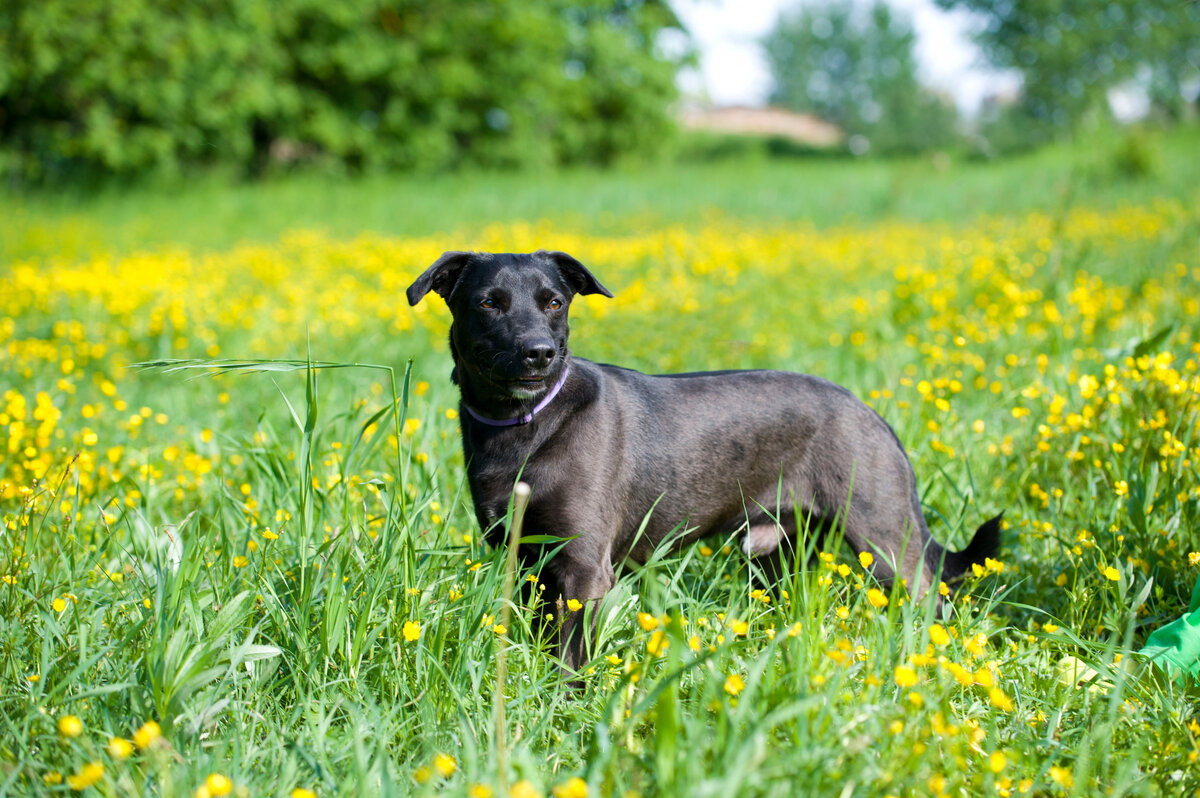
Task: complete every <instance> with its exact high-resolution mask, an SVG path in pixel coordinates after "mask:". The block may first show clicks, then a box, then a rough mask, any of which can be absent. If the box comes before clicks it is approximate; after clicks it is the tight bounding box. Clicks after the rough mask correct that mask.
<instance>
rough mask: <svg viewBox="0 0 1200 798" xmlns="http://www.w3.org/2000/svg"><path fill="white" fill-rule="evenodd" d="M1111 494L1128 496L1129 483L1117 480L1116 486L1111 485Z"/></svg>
mask: <svg viewBox="0 0 1200 798" xmlns="http://www.w3.org/2000/svg"><path fill="white" fill-rule="evenodd" d="M1113 493H1115V494H1117V495H1118V496H1128V495H1129V483H1128V482H1126V481H1125V480H1123V479H1118V480H1117V482H1116V484H1114V485H1113Z"/></svg>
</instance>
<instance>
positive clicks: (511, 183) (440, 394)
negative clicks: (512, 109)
mask: <svg viewBox="0 0 1200 798" xmlns="http://www.w3.org/2000/svg"><path fill="white" fill-rule="evenodd" d="M1196 141H1197V136H1196V133H1195V131H1185V133H1184V134H1180V135H1177V136H1175V137H1171V138H1168V139H1166V140H1162V141H1157V142H1155V143H1154V147H1153V149H1154V152H1155V153H1157V154H1158V155H1157V157H1158V158H1159V159H1160V161H1159V162H1158V165H1157V167H1156V169H1151V170H1150V172H1149V173H1147V174H1143V175H1141V176H1138V177H1136V178H1135V177H1122V176H1121V175H1120V173H1119V171H1120V170H1119V169H1110V168H1109V161H1108V160H1106V159H1105V157H1101V156H1097V155H1095V154H1094V153H1089V152H1084V153H1078V152H1077V153H1070V152H1064V151H1056V152H1050V153H1047V154H1042V155H1038V156H1034V157H1031V158H1028V159H1024V160H1018V161H1014V162H1009V163H1004V164H998V165H997V164H964V163H952V164H950V165H949V166H948V167H946V168H940V169H935V168H934V167H933V166H932V165H931V164H930V163H928V162H901V163H880V162H874V163H866V164H857V163H846V162H838V161H828V162H825V161H815V162H806V161H793V162H773V161H765V160H764V161H748V162H738V163H733V164H716V165H691V166H687V167H680V166H676V167H670V168H665V167H664V168H662V169H658V170H651V171H648V172H645V173H642V174H638V173H634V172H619V173H616V174H599V173H583V172H580V173H566V174H559V175H549V176H545V177H544V178H531V177H529V176H524V177H521V176H506V175H476V176H474V177H472V176H461V177H450V178H440V179H433V178H430V179H421V178H405V179H395V180H388V179H384V178H369V179H364V180H359V181H351V180H346V181H337V180H331V179H329V178H314V177H309V178H294V179H289V180H284V181H277V182H274V183H268V184H265V185H260V186H249V187H240V188H230V187H228V186H224V187H222V186H220V185H217V184H204V183H203V182H201V183H199V184H198V185H197V186H195V187H194V188H193V189H192V190H190V191H179V192H174V193H173V192H171V191H168V190H165V189H154V188H139V189H134V190H129V191H125V192H115V191H114V192H107V193H106V192H101V193H99V194H94V195H89V196H54V195H49V194H44V195H33V196H26V197H6V198H4V199H3V200H2V201H0V208H2V209H3V210H4V211H5V212H4V213H3V216H4V219H5V221H4V222H3V223H2V224H3V228H2V230H3V240H2V243H0V254H2V255H3V260H0V353H2V354H0V533H2V534H0V580H2V581H0V608H2V611H0V628H2V632H0V683H2V684H3V690H2V692H0V794H18V795H41V794H61V793H66V792H75V791H87V790H91V791H94V792H95V793H97V794H101V795H143V794H144V795H160V796H197V798H203V797H204V796H221V795H237V796H248V795H283V796H292V798H305V797H306V796H310V795H320V796H327V795H358V794H378V795H410V794H411V795H469V796H472V797H473V798H484V797H485V796H505V795H512V796H514V798H531V797H532V796H549V795H554V796H560V797H563V796H572V797H574V798H582V797H583V796H588V795H591V796H609V795H630V796H632V795H645V796H650V795H690V796H707V795H730V794H737V795H739V796H740V795H832V794H840V795H897V796H901V795H919V796H926V795H934V796H941V795H1000V796H1006V797H1007V796H1020V795H1031V796H1033V795H1044V796H1051V795H1053V796H1058V795H1093V794H1095V795H1099V794H1103V795H1182V794H1196V793H1197V791H1198V790H1200V762H1198V761H1197V760H1198V759H1200V713H1197V711H1196V709H1195V707H1196V701H1197V698H1198V697H1200V691H1198V690H1197V686H1196V685H1195V684H1194V683H1187V682H1186V681H1184V680H1180V679H1172V678H1170V676H1169V675H1168V674H1167V673H1164V672H1163V671H1162V670H1160V669H1159V668H1157V667H1156V666H1153V665H1150V664H1148V663H1146V662H1145V661H1144V659H1143V658H1142V657H1140V656H1139V655H1138V654H1137V651H1138V649H1139V648H1140V647H1141V645H1142V644H1143V643H1144V641H1145V638H1146V635H1147V634H1148V633H1149V632H1150V631H1152V630H1153V629H1154V628H1156V627H1158V626H1160V625H1161V624H1163V623H1165V622H1167V621H1169V620H1172V619H1173V618H1175V617H1177V616H1178V615H1179V614H1180V613H1181V612H1183V611H1184V610H1185V609H1186V608H1187V605H1188V599H1189V595H1190V593H1191V590H1192V586H1193V584H1194V583H1195V582H1196V580H1197V577H1200V477H1198V476H1197V474H1198V469H1197V461H1198V458H1200V405H1198V401H1197V400H1198V399H1200V329H1198V328H1197V319H1198V318H1200V190H1197V189H1196V186H1197V185H1200V165H1197V164H1196V163H1195V159H1194V158H1189V157H1187V153H1188V152H1189V151H1191V152H1194V146H1195V143H1196ZM466 248H475V249H482V250H498V251H528V250H532V249H537V248H550V249H561V250H565V251H567V252H570V253H572V254H573V255H575V256H576V257H578V258H579V259H580V260H581V261H582V262H583V263H585V264H586V265H587V266H588V267H589V268H591V269H592V271H593V272H594V273H595V274H596V275H597V276H598V277H599V278H600V279H601V280H602V281H603V282H604V283H605V284H606V285H607V286H608V287H609V288H611V289H612V290H613V291H614V293H615V294H616V298H615V299H612V300H607V299H603V298H597V297H587V298H580V299H579V300H577V301H576V302H575V307H574V308H573V311H572V319H573V326H572V333H573V335H572V346H573V350H574V351H575V352H576V353H577V354H579V355H581V356H584V357H588V358H591V359H595V360H599V361H602V362H615V363H619V364H622V365H628V366H632V367H636V368H639V369H642V370H646V371H651V372H667V371H680V370H702V369H703V370H709V369H719V368H758V367H765V368H781V369H788V370H794V371H803V372H809V373H814V374H818V375H820V376H824V377H827V378H829V379H833V380H835V381H838V382H840V383H842V384H844V385H846V386H847V387H848V388H850V389H851V390H852V391H854V392H855V393H856V394H858V395H859V396H861V397H862V398H864V399H865V400H867V401H869V402H870V403H871V404H872V406H874V407H875V408H876V409H877V410H878V411H879V412H880V413H881V414H882V415H883V416H884V418H885V419H887V420H888V421H889V422H890V423H891V424H892V425H893V427H894V428H895V429H896V432H897V434H898V436H899V437H900V439H901V440H902V441H903V442H904V443H905V445H906V446H907V448H908V450H909V453H910V456H911V458H912V460H913V464H914V468H915V470H916V473H917V479H918V484H919V489H920V492H921V495H922V501H923V503H924V506H925V512H926V516H927V518H928V519H929V521H930V526H931V530H932V532H933V534H934V536H935V537H937V538H938V539H939V540H942V541H946V542H949V543H950V544H951V545H952V546H955V547H957V546H961V545H962V544H963V542H964V541H965V540H966V538H967V536H968V535H969V534H970V531H971V530H973V529H974V528H975V527H976V526H977V525H978V524H979V523H981V522H982V521H983V520H984V519H985V518H987V517H990V516H991V515H993V514H995V513H996V512H999V511H1001V510H1003V511H1004V512H1005V519H1006V524H1005V526H1006V528H1005V532H1004V550H1003V552H1002V555H1001V557H1000V558H999V559H998V560H994V561H989V562H988V563H986V564H985V567H981V568H979V569H977V571H976V573H975V574H973V575H972V576H971V577H969V578H968V580H967V581H966V582H965V583H964V584H963V585H962V586H961V587H960V588H959V590H958V591H957V592H956V593H955V594H954V596H953V598H952V599H951V600H950V601H948V602H947V603H946V605H945V607H944V609H943V610H941V611H938V610H936V609H935V607H934V606H933V604H932V603H931V602H928V601H927V602H922V603H917V602H913V601H911V600H908V599H907V597H906V596H905V595H904V593H903V589H902V587H900V586H896V587H895V588H894V589H887V588H882V587H881V586H880V585H877V584H875V583H874V582H873V581H872V579H871V577H870V576H869V573H868V572H867V571H865V570H864V566H863V563H861V562H859V561H858V560H857V559H855V558H853V557H851V556H850V555H849V554H848V552H846V551H843V550H840V549H838V548H830V549H829V550H825V551H821V552H819V553H818V555H817V556H816V557H814V558H813V560H812V561H811V562H810V563H809V564H808V565H807V566H806V567H804V568H802V569H800V570H799V571H798V572H797V573H796V574H795V575H794V578H793V579H791V580H789V582H788V584H787V585H786V586H785V588H784V590H783V591H782V592H780V593H775V594H773V593H769V592H767V593H764V592H763V591H761V590H758V589H756V588H755V585H754V583H753V582H752V580H751V579H750V571H751V567H752V566H751V564H750V563H748V562H747V560H746V559H745V557H744V556H743V555H742V554H741V551H740V548H739V546H738V545H737V541H736V540H710V541H707V542H706V543H704V544H702V545H698V546H695V547H692V548H689V549H686V550H684V551H682V552H678V553H673V554H672V553H666V552H664V553H663V554H662V556H660V557H657V558H655V559H654V560H653V561H652V562H651V563H649V564H647V565H646V566H644V567H631V568H629V569H627V570H626V571H625V572H624V573H623V574H622V575H621V578H620V581H619V584H618V586H617V588H616V589H614V590H613V591H612V593H611V594H610V595H609V596H608V597H607V598H606V599H605V600H604V602H603V603H602V604H600V605H599V606H595V607H589V608H580V609H578V610H568V611H580V612H587V613H589V614H592V615H593V616H594V617H595V618H596V619H597V620H598V626H599V635H598V640H597V647H596V651H595V657H594V659H593V661H592V662H591V663H590V665H589V667H588V668H587V670H586V674H585V676H586V678H585V679H584V687H582V688H579V689H573V688H570V687H567V686H566V685H565V684H564V677H563V674H562V673H561V671H560V669H559V668H558V666H557V665H556V663H555V660H554V658H553V656H552V652H551V651H550V650H549V647H548V646H547V645H545V644H544V643H543V642H542V641H540V640H539V639H538V638H537V637H536V636H535V635H534V634H533V632H532V631H531V620H532V617H533V613H535V612H544V611H545V608H544V607H540V606H537V605H536V604H535V605H534V606H527V605H525V604H523V603H522V602H521V601H520V600H513V601H511V602H506V601H505V598H504V595H505V591H504V588H503V585H504V578H505V568H506V563H505V552H504V550H503V549H501V550H492V549H490V548H488V547H486V546H484V545H483V542H482V539H481V538H482V536H481V530H480V529H478V527H477V525H476V523H475V521H474V515H473V512H472V510H471V507H470V499H469V496H468V494H467V491H466V486H465V479H464V470H463V462H462V454H461V450H460V446H459V439H458V420H457V416H458V397H457V392H456V390H455V389H454V387H453V386H452V385H451V384H450V382H449V371H450V362H449V354H448V352H447V343H446V331H447V325H448V321H449V318H448V314H447V312H446V311H445V307H444V305H443V304H442V303H441V302H440V301H439V300H437V299H436V298H432V301H428V302H424V303H422V304H421V305H419V306H417V307H416V308H410V307H408V305H407V302H406V301H405V300H404V297H403V292H404V289H405V288H406V287H407V285H408V284H409V283H410V282H411V280H412V279H413V278H414V277H415V276H416V275H417V274H419V273H420V272H421V271H422V270H423V269H424V268H425V267H426V266H428V264H430V263H431V262H432V261H433V260H434V259H435V258H436V257H437V256H438V255H439V254H441V252H442V251H443V250H446V249H466ZM175 360H177V361H183V363H182V365H190V366H195V368H187V369H174V370H173V369H171V368H169V367H159V368H139V367H136V366H135V364H138V363H146V362H151V361H159V362H163V361H175ZM201 361H207V366H205V365H204V363H202V362H201ZM535 489H536V486H535ZM516 578H517V579H518V580H520V581H522V582H523V581H526V580H528V581H532V582H534V583H535V584H536V580H537V573H536V569H533V570H531V571H528V572H524V571H523V572H521V573H519V574H517V576H516ZM501 651H503V652H504V658H505V662H506V666H507V678H506V679H505V680H504V681H503V683H502V691H501V689H500V687H498V682H497V656H498V654H499V653H500V652H501ZM498 703H499V704H501V705H502V706H503V709H504V712H503V718H502V719H500V716H499V715H498V713H497V704H498Z"/></svg>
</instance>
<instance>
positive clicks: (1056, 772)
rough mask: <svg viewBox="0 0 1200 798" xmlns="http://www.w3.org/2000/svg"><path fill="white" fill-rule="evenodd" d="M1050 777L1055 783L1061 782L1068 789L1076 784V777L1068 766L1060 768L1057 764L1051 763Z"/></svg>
mask: <svg viewBox="0 0 1200 798" xmlns="http://www.w3.org/2000/svg"><path fill="white" fill-rule="evenodd" d="M1050 778H1051V779H1053V780H1054V783H1056V784H1059V785H1061V786H1063V787H1065V788H1067V789H1068V790H1069V789H1071V788H1072V787H1074V786H1075V777H1074V776H1073V775H1072V774H1071V771H1070V770H1068V769H1067V768H1060V767H1058V766H1057V765H1051V767H1050Z"/></svg>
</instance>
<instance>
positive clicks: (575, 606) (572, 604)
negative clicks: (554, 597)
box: [567, 599, 583, 612]
mask: <svg viewBox="0 0 1200 798" xmlns="http://www.w3.org/2000/svg"><path fill="white" fill-rule="evenodd" d="M567 609H568V610H570V611H571V612H579V611H580V610H581V609H583V602H582V601H580V600H579V599H567Z"/></svg>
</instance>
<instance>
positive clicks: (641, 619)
mask: <svg viewBox="0 0 1200 798" xmlns="http://www.w3.org/2000/svg"><path fill="white" fill-rule="evenodd" d="M637 619H638V624H639V625H640V626H641V627H642V628H643V629H645V630H646V631H647V632H652V631H654V630H655V629H657V628H658V618H655V617H654V616H653V615H651V614H650V613H648V612H639V613H638V614H637Z"/></svg>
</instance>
